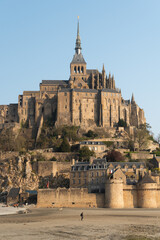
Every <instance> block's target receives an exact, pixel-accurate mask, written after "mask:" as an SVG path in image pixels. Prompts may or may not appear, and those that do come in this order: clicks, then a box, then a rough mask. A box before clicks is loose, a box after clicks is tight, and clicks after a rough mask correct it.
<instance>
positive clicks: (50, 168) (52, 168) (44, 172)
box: [38, 161, 71, 177]
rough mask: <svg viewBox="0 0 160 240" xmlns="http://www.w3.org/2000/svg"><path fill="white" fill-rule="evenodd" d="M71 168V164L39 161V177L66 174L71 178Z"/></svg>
mask: <svg viewBox="0 0 160 240" xmlns="http://www.w3.org/2000/svg"><path fill="white" fill-rule="evenodd" d="M70 168H71V163H70V162H56V161H39V162H38V176H42V177H45V176H50V175H53V176H55V175H56V174H65V175H67V176H68V177H69V173H70Z"/></svg>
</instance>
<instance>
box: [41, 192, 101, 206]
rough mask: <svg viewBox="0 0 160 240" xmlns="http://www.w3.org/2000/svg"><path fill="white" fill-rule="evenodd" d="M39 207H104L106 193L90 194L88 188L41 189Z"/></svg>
mask: <svg viewBox="0 0 160 240" xmlns="http://www.w3.org/2000/svg"><path fill="white" fill-rule="evenodd" d="M37 206H38V207H84V208H89V207H104V193H101V194H97V193H88V189H87V188H82V189H79V188H70V189H66V188H58V189H39V190H38V196H37Z"/></svg>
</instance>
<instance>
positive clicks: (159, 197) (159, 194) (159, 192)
mask: <svg viewBox="0 0 160 240" xmlns="http://www.w3.org/2000/svg"><path fill="white" fill-rule="evenodd" d="M156 202H157V208H160V184H158V186H157V194H156Z"/></svg>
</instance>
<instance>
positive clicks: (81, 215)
mask: <svg viewBox="0 0 160 240" xmlns="http://www.w3.org/2000/svg"><path fill="white" fill-rule="evenodd" d="M80 217H81V221H82V220H83V212H81V214H80Z"/></svg>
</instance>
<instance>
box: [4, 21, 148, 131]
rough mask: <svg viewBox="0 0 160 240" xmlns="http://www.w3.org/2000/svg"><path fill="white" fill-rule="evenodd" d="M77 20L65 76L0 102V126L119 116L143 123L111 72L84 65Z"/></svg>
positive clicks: (106, 120)
mask: <svg viewBox="0 0 160 240" xmlns="http://www.w3.org/2000/svg"><path fill="white" fill-rule="evenodd" d="M81 50H82V48H81V39H80V34H79V21H78V26H77V38H76V45H75V54H74V56H73V59H72V61H71V63H70V77H69V79H68V80H42V82H41V83H40V90H39V91H24V92H23V95H19V98H18V104H10V105H0V126H3V125H4V124H5V123H10V122H18V123H22V122H23V123H25V122H28V123H29V126H30V127H31V128H34V127H37V128H39V125H40V124H41V123H42V122H43V121H44V120H45V119H48V118H51V119H53V121H54V123H55V124H56V125H57V126H58V125H75V126H80V127H82V128H88V127H91V126H92V127H94V126H95V127H96V126H99V127H115V126H117V123H118V121H119V119H123V120H124V121H125V122H126V123H127V125H128V126H135V127H138V126H139V125H140V124H143V123H145V117H144V111H143V109H141V108H140V107H139V106H138V105H137V104H136V102H135V100H134V96H133V95H132V99H131V100H124V99H123V98H122V95H121V91H120V90H119V89H117V88H116V86H115V80H114V76H111V74H109V76H107V75H106V72H105V68H104V66H103V68H102V72H99V71H98V70H96V69H87V63H86V62H85V59H84V57H83V55H82V52H81Z"/></svg>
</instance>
